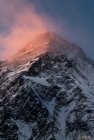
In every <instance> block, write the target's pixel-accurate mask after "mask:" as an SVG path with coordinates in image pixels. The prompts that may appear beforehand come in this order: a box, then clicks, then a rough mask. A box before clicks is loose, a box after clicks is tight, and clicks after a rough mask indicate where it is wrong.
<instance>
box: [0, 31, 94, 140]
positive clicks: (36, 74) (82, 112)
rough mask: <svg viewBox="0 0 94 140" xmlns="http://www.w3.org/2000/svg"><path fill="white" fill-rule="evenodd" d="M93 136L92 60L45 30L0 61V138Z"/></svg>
mask: <svg viewBox="0 0 94 140" xmlns="http://www.w3.org/2000/svg"><path fill="white" fill-rule="evenodd" d="M82 138H83V139H88V140H89V139H90V140H94V65H93V61H91V60H90V59H89V58H88V57H87V56H86V55H85V53H84V52H83V50H82V49H81V48H80V47H78V46H77V45H75V44H73V43H70V42H68V41H66V40H64V39H63V38H62V37H61V36H59V35H58V34H57V33H53V32H45V33H42V34H40V35H39V36H37V37H35V39H34V40H33V41H31V42H29V43H28V44H27V45H26V46H25V47H24V48H22V49H21V50H20V51H19V52H18V53H17V54H16V55H15V56H13V57H12V58H11V61H10V62H1V63H0V140H81V139H82Z"/></svg>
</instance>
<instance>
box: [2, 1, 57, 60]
mask: <svg viewBox="0 0 94 140" xmlns="http://www.w3.org/2000/svg"><path fill="white" fill-rule="evenodd" d="M36 9H37V6H35V5H33V4H32V5H28V4H27V5H25V3H24V1H22V0H20V1H19V0H16V1H13V0H1V1H0V17H1V19H0V27H1V28H3V26H5V27H7V29H8V31H7V30H6V32H5V34H3V33H1V34H0V54H1V57H2V56H3V57H4V58H8V57H10V56H12V55H13V54H15V53H16V52H17V51H18V50H19V49H21V48H22V47H23V46H24V45H25V44H27V43H28V42H29V41H30V40H31V39H32V38H33V37H34V36H35V35H36V33H40V32H41V31H44V30H48V29H49V28H50V29H52V28H54V29H56V27H55V26H54V25H53V24H52V23H51V22H48V21H49V20H48V18H47V16H46V15H44V14H42V13H38V12H37V11H36ZM1 13H2V14H1ZM5 27H4V28H5ZM2 48H3V49H2Z"/></svg>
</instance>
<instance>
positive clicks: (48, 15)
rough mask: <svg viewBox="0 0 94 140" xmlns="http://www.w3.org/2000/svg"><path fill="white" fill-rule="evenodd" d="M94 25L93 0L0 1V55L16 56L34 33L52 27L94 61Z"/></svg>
mask: <svg viewBox="0 0 94 140" xmlns="http://www.w3.org/2000/svg"><path fill="white" fill-rule="evenodd" d="M93 26H94V0H0V56H4V57H6V56H7V57H9V56H10V55H13V53H15V52H16V51H18V49H20V46H23V45H24V44H25V43H27V42H28V41H29V40H30V38H31V37H32V33H31V32H34V31H35V30H37V31H39V30H44V29H50V30H55V31H58V32H60V33H61V34H62V36H63V37H64V38H65V39H67V40H70V41H71V42H74V43H76V44H78V45H80V46H81V47H82V48H83V49H84V51H85V52H86V54H87V55H88V56H89V57H91V58H92V59H93V60H94V53H93V52H94V27H93ZM33 35H34V34H33ZM10 52H11V53H10Z"/></svg>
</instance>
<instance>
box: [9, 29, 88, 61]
mask: <svg viewBox="0 0 94 140" xmlns="http://www.w3.org/2000/svg"><path fill="white" fill-rule="evenodd" d="M46 52H52V53H60V54H61V53H62V54H64V55H66V56H67V57H68V58H69V59H77V58H78V57H79V58H86V55H85V53H84V52H83V50H82V49H81V48H80V47H78V46H77V45H75V44H73V43H70V42H68V41H66V40H65V39H63V37H62V36H61V35H59V34H58V33H55V32H51V31H45V32H43V33H41V34H39V35H38V36H36V37H35V38H34V39H33V40H32V41H30V42H29V43H28V44H27V45H25V46H24V47H23V48H22V49H21V50H20V51H19V52H18V53H17V54H16V55H15V56H14V57H12V59H11V60H12V62H14V63H17V64H19V63H22V62H28V61H30V60H32V59H34V58H36V57H38V56H40V55H42V54H44V53H46Z"/></svg>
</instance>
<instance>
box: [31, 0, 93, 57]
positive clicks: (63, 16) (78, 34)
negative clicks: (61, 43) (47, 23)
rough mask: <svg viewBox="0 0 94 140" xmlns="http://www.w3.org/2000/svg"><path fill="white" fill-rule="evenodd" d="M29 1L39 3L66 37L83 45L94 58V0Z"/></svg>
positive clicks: (41, 8)
mask: <svg viewBox="0 0 94 140" xmlns="http://www.w3.org/2000/svg"><path fill="white" fill-rule="evenodd" d="M28 1H29V2H30V3H32V2H33V3H36V4H38V5H39V6H40V10H41V11H44V12H45V13H46V14H48V15H49V16H50V17H51V18H52V19H53V20H54V22H55V23H58V24H57V25H58V26H60V27H61V29H62V30H61V32H62V33H63V36H64V37H65V38H68V39H69V40H71V41H73V42H75V43H77V44H78V45H80V46H82V48H83V49H84V50H85V52H86V53H87V54H88V55H89V56H90V57H92V58H93V59H94V0H28ZM63 25H64V26H65V25H66V28H67V30H66V29H64V26H63Z"/></svg>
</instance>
